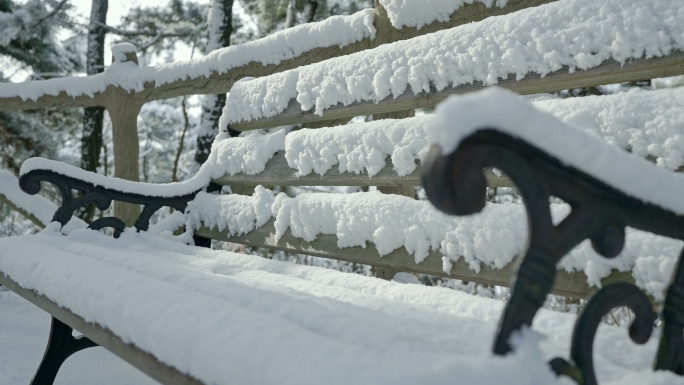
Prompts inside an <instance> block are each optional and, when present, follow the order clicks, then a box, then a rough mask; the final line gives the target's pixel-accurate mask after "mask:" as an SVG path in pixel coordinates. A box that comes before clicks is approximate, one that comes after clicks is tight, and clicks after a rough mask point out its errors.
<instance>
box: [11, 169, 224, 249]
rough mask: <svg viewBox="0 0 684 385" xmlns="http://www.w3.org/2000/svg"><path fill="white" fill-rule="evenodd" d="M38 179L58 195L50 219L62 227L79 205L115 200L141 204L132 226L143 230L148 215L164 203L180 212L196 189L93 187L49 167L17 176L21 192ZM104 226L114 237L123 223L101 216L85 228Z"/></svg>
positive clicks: (101, 205)
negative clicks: (158, 192)
mask: <svg viewBox="0 0 684 385" xmlns="http://www.w3.org/2000/svg"><path fill="white" fill-rule="evenodd" d="M41 182H48V183H51V184H53V185H54V186H55V187H57V189H58V190H59V191H60V193H61V195H62V204H61V205H60V207H59V208H58V209H57V211H56V212H55V214H54V216H53V218H52V222H59V223H60V224H61V225H62V226H64V225H66V224H67V223H68V222H69V220H70V219H71V217H72V216H73V213H74V212H75V211H76V210H78V209H79V208H81V207H83V206H85V205H88V204H91V203H92V204H95V207H97V208H98V209H100V210H106V209H107V208H109V206H110V205H111V204H112V201H114V200H116V201H120V202H126V203H133V204H138V205H142V206H143V209H142V211H141V212H140V215H139V216H138V218H137V219H136V221H135V223H134V225H133V226H134V227H135V228H136V229H137V230H138V231H147V229H148V228H149V225H150V218H151V217H152V215H153V214H154V213H155V212H156V211H157V210H159V209H160V208H162V207H164V206H166V207H172V208H174V209H176V210H179V211H181V212H182V211H184V210H185V207H186V206H187V205H188V202H190V201H191V200H193V199H194V198H195V195H197V193H198V192H199V190H198V191H194V192H192V193H190V194H185V195H178V196H170V197H166V196H148V195H142V194H134V193H128V192H122V191H117V190H114V189H110V188H105V187H102V186H96V185H94V184H92V183H90V182H86V181H83V180H80V179H77V178H73V177H70V176H66V175H62V174H59V173H57V172H55V171H51V170H32V171H30V172H27V173H26V174H24V175H22V176H21V178H19V187H20V188H21V189H22V190H23V191H24V192H25V193H27V194H30V195H35V194H37V193H38V192H39V191H40V189H41ZM217 187H220V186H217V185H214V184H213V183H212V184H210V185H209V187H208V188H207V190H208V191H213V190H216V189H217ZM74 191H76V192H78V194H77V195H75V194H74ZM105 227H109V228H112V229H114V236H115V237H118V236H119V235H120V234H121V232H123V230H124V229H125V227H126V225H125V224H124V222H123V221H122V220H121V219H119V218H115V217H105V218H100V219H98V220H96V221H94V222H93V223H91V224H90V226H89V228H91V229H94V230H99V229H102V228H105Z"/></svg>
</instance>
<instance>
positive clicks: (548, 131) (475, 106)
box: [428, 87, 684, 215]
mask: <svg viewBox="0 0 684 385" xmlns="http://www.w3.org/2000/svg"><path fill="white" fill-rule="evenodd" d="M437 115H438V117H437V121H436V122H435V123H434V124H432V125H430V127H429V131H428V135H429V140H430V142H431V143H434V144H436V145H439V146H440V147H441V149H442V152H443V153H445V154H447V153H451V152H453V151H454V150H455V149H456V148H457V147H458V144H459V143H460V141H461V140H462V139H464V138H466V137H467V136H469V135H471V134H472V133H474V132H476V131H478V130H479V129H482V128H490V127H496V128H497V129H499V130H502V131H504V132H506V133H508V134H510V135H513V136H515V137H518V138H521V139H524V140H525V141H527V142H529V143H530V144H532V145H534V146H536V147H539V148H540V149H542V150H544V151H546V152H547V153H548V154H551V155H552V156H554V157H556V158H558V159H560V160H561V161H562V162H564V163H566V164H569V165H572V166H573V167H576V168H577V169H579V170H581V171H583V172H585V173H586V174H588V175H591V176H593V177H594V178H596V179H598V180H600V181H603V182H605V183H607V184H608V185H610V186H612V187H614V188H616V189H618V190H621V191H623V192H624V193H626V194H628V195H630V196H632V197H634V198H637V199H639V200H642V201H644V202H647V203H651V204H654V205H656V206H660V207H663V208H665V209H667V210H671V211H673V212H675V213H677V214H680V215H684V202H682V200H681V199H679V197H678V195H677V194H673V192H676V191H684V175H682V174H678V173H672V172H669V171H667V170H664V169H663V168H659V167H654V166H653V164H651V163H650V162H648V161H646V160H644V159H642V158H639V157H637V156H634V155H631V154H628V153H625V152H624V151H622V150H620V149H619V148H617V147H616V146H611V145H609V144H607V143H605V142H603V141H601V140H597V139H596V138H595V137H593V136H592V135H590V134H587V133H585V132H582V131H580V130H576V129H574V128H572V127H569V126H568V125H566V124H564V123H563V122H561V121H559V120H558V119H556V118H555V117H553V116H552V115H550V114H548V113H546V112H542V111H539V110H537V109H536V108H534V107H533V106H531V105H530V104H528V103H526V102H525V101H523V100H522V99H521V98H520V97H518V95H516V94H514V93H512V92H510V91H506V90H503V89H500V88H496V87H492V88H489V89H486V90H483V91H480V92H476V93H472V94H468V95H463V96H452V97H450V98H449V99H447V100H446V101H445V102H444V103H442V104H440V105H439V106H438V107H437ZM454 122H458V124H457V125H455V124H454Z"/></svg>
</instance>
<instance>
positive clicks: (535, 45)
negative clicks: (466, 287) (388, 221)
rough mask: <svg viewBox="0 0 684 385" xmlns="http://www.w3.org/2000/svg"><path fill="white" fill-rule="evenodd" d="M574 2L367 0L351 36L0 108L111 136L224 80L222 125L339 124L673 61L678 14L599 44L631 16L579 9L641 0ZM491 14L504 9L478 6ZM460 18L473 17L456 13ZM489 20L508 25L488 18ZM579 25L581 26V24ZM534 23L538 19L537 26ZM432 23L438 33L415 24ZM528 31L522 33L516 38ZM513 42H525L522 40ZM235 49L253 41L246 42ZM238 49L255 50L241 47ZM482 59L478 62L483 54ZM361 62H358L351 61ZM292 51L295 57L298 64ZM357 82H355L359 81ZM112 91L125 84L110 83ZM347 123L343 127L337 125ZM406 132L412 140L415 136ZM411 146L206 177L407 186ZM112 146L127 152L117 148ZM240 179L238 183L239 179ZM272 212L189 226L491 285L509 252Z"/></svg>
mask: <svg viewBox="0 0 684 385" xmlns="http://www.w3.org/2000/svg"><path fill="white" fill-rule="evenodd" d="M577 2H578V3H582V4H579V5H580V7H579V8H581V9H582V12H580V13H577V14H573V13H571V12H559V9H560V8H563V7H567V6H568V5H567V4H568V2H559V3H552V4H547V3H550V2H549V1H523V0H519V1H513V0H512V1H509V2H508V3H507V5H506V6H505V7H498V6H493V7H491V8H487V7H486V6H485V5H484V4H483V3H480V2H475V3H473V4H468V5H463V6H462V7H461V8H458V9H453V10H450V11H449V12H450V14H451V16H450V18H449V20H448V21H439V20H444V19H443V16H435V17H434V19H433V20H432V22H427V21H416V20H414V19H411V18H410V17H408V18H407V15H406V14H405V13H404V14H402V12H401V10H392V9H388V10H386V9H384V8H383V6H382V4H383V2H382V1H380V2H379V3H378V4H376V10H375V16H374V18H371V19H372V22H373V23H374V24H373V25H374V28H369V26H368V23H367V21H368V16H370V13H368V12H366V13H368V14H367V15H355V16H353V17H350V18H349V19H345V20H347V21H349V23H347V24H346V27H345V28H349V29H350V30H358V32H359V33H358V39H351V40H353V41H351V40H350V41H347V42H339V41H335V42H333V43H328V45H327V46H326V43H320V44H318V46H316V47H314V48H311V49H308V50H304V52H298V54H299V55H296V56H294V57H292V56H287V55H286V54H283V55H285V56H287V57H286V58H285V59H284V60H282V59H280V58H277V59H270V60H275V61H273V62H269V61H266V62H262V63H255V62H247V63H242V62H240V63H232V64H231V65H226V66H223V67H222V65H221V64H220V63H221V62H220V59H219V58H220V55H219V54H217V55H215V56H213V57H211V58H210V59H207V62H211V60H215V61H216V63H218V64H216V63H213V62H211V63H213V64H209V65H207V69H209V72H210V73H211V75H209V76H206V75H198V74H185V75H184V74H180V75H178V74H177V75H178V76H176V78H181V79H180V80H169V79H171V78H173V76H171V75H172V74H171V73H170V72H169V71H167V70H168V68H161V67H160V68H157V69H154V71H145V72H144V73H143V72H140V73H139V74H138V73H137V72H135V74H137V75H139V76H140V78H139V79H138V78H136V81H137V83H136V82H129V83H130V84H129V83H124V82H119V83H116V84H113V85H110V87H108V88H107V89H106V90H105V91H99V92H94V96H86V95H74V94H70V92H71V91H69V90H64V91H62V92H57V93H56V94H52V95H51V94H41V95H34V96H29V97H33V100H26V101H24V100H20V99H21V97H20V96H11V92H9V93H7V92H5V93H2V92H0V101H1V102H2V103H0V110H9V109H28V108H37V107H47V106H62V107H76V106H84V105H103V106H105V107H107V108H108V109H109V112H110V115H112V120H113V124H114V126H115V127H114V129H115V130H120V131H121V133H122V135H125V133H124V132H125V131H126V130H128V132H129V135H131V134H130V132H134V130H135V119H134V118H135V117H134V116H133V119H131V116H132V112H133V113H135V112H136V111H137V110H139V108H140V106H141V105H142V104H143V103H145V102H148V101H151V100H157V99H161V98H168V97H173V96H179V95H186V94H192V93H196V92H203V93H218V92H227V91H229V90H230V91H231V93H230V96H229V99H228V103H227V106H226V114H225V116H224V119H223V123H222V124H223V126H224V127H223V128H224V129H226V128H227V127H228V126H229V127H230V128H231V129H233V130H238V131H246V130H254V129H261V128H270V127H277V126H283V125H293V124H298V125H299V124H302V125H304V126H305V127H306V126H309V127H324V126H335V125H339V124H344V123H346V122H347V121H348V120H349V119H351V118H353V117H355V116H361V115H373V117H374V119H375V120H379V119H382V118H385V119H386V118H392V117H395V118H402V117H406V116H410V115H412V111H414V110H415V109H418V108H434V107H435V106H436V105H437V103H439V102H440V101H442V100H444V99H445V98H446V97H448V96H449V95H451V94H456V93H463V92H469V91H473V90H477V89H480V88H482V87H485V86H488V85H491V84H494V83H497V84H499V85H500V86H503V87H506V88H509V89H512V90H514V91H516V92H518V93H521V94H533V93H539V92H552V91H559V90H563V89H567V88H574V87H591V86H597V85H602V84H607V83H614V82H626V81H636V80H642V79H650V78H654V77H659V76H671V75H678V74H683V73H684V61H683V60H682V58H684V53H682V47H681V44H682V42H681V41H678V40H677V39H676V38H677V36H678V35H677V34H678V31H679V30H678V29H677V28H679V27H677V26H676V25H673V26H670V25H669V24H667V23H668V22H671V20H670V19H668V18H659V16H658V14H657V13H655V14H654V15H655V16H653V15H651V16H652V17H651V19H652V20H651V19H649V20H646V22H645V23H646V24H653V25H654V28H661V27H662V28H666V27H667V28H669V31H670V33H671V34H672V39H673V41H672V42H670V41H667V42H663V46H662V47H660V46H659V47H655V48H654V47H651V46H644V44H645V43H644V41H641V40H639V39H638V38H637V37H638V35H639V33H641V32H638V33H636V32H635V33H634V36H636V37H635V39H631V40H632V41H633V43H634V44H635V46H634V47H631V48H629V49H627V50H625V49H621V48H620V47H617V48H616V47H613V46H610V45H608V43H610V42H611V41H613V40H614V39H615V37H616V36H622V34H627V35H625V36H622V37H624V38H626V39H627V40H630V38H631V37H633V36H632V35H631V34H630V33H631V32H630V31H632V30H633V29H634V28H633V27H634V26H622V25H619V24H615V25H604V27H605V28H604V30H603V31H604V32H603V33H604V34H605V36H597V35H596V31H595V30H594V29H593V28H591V25H593V24H596V23H598V22H601V20H597V19H595V18H593V17H594V16H595V15H596V14H597V12H596V11H597V9H598V8H601V7H608V8H610V9H609V10H612V11H614V13H620V12H622V13H626V14H638V12H636V11H638V8H639V7H640V6H642V5H639V4H637V3H636V2H632V3H630V4H624V3H621V2H619V1H608V2H605V4H604V3H601V4H594V2H592V1H588V0H577ZM655 3H657V4H656V5H657V7H656V8H658V9H659V10H660V11H662V9H661V8H663V7H664V5H663V4H666V2H655ZM661 3H662V4H661ZM388 4H389V3H388ZM575 5H577V4H575ZM581 5H585V6H581ZM645 6H646V7H648V6H649V5H648V4H647V5H645ZM592 7H593V8H592ZM594 8H597V9H594ZM517 11H519V12H517ZM513 12H517V13H513ZM557 14H563V15H565V16H563V17H565V19H562V20H556V19H554V20H555V22H554V25H551V26H544V27H542V28H541V34H540V35H535V34H533V33H531V32H530V31H531V30H530V29H526V28H525V26H526V25H527V24H526V23H527V22H528V21H529V23H530V24H529V25H532V24H536V25H545V24H544V23H540V20H544V18H545V17H549V15H557ZM643 14H644V15H646V16H644V17H648V13H643ZM495 15H504V16H500V17H498V18H495V17H492V16H495ZM661 16H662V15H661ZM614 19H620V18H619V17H616V18H614ZM470 21H478V22H477V23H473V24H469V25H463V24H465V23H467V22H470ZM331 23H332V22H331ZM412 23H413V24H412ZM421 23H422V24H421ZM582 23H584V24H582ZM501 25H506V26H509V27H510V26H517V27H518V28H517V29H516V28H513V29H510V28H509V30H501V28H499V27H500V26H501ZM577 25H579V26H580V27H577ZM459 26H460V27H459ZM573 26H575V27H573ZM582 26H584V27H585V29H584V30H583V29H582ZM396 27H402V28H401V29H397V28H396ZM543 28H547V34H546V35H545V34H544V31H543ZM573 28H574V29H573ZM434 31H440V32H438V33H435V34H429V35H428V34H426V33H428V32H434ZM308 32H311V31H308ZM421 35H422V36H421ZM533 35H534V36H536V37H534V36H533ZM642 35H643V34H642ZM279 36H280V35H279ZM282 36H285V35H282ZM530 36H532V38H529V39H528V37H530ZM539 36H541V37H539ZM552 36H556V37H557V38H558V39H560V41H556V42H553V41H550V40H549V39H551V37H552ZM573 37H574V39H575V41H580V42H581V41H591V42H592V43H594V45H595V46H592V47H590V49H589V51H590V52H584V51H582V49H584V48H583V47H582V45H581V44H579V45H577V46H576V47H575V46H572V44H571V43H572V41H573V40H572V38H573ZM669 37H670V36H668V38H669ZM268 39H269V38H266V39H264V40H263V41H262V42H261V43H262V44H266V45H268V44H272V45H274V46H275V45H278V44H279V41H278V40H277V39H273V38H271V40H272V41H271V40H268ZM516 39H518V40H516ZM526 39H527V40H526ZM563 39H567V41H563ZM592 39H593V40H592ZM526 42H527V43H529V44H524V43H526ZM542 43H548V44H552V46H553V47H551V48H550V49H549V47H544V44H542ZM554 44H555V45H554ZM667 44H669V46H667ZM564 45H571V46H572V47H570V48H568V50H566V51H562V52H561V51H559V50H558V49H556V48H558V47H563V46H564ZM242 48H244V49H245V50H247V49H254V47H252V46H249V43H248V45H246V46H245V47H242ZM242 48H240V47H238V48H234V51H236V52H231V53H234V54H236V53H239V52H241V49H242ZM516 52H517V53H518V54H520V55H523V56H522V57H520V58H518V59H516V58H515V57H512V56H511V55H514V54H516ZM487 55H489V56H487ZM525 55H527V56H525ZM554 55H555V56H554ZM549 58H550V59H549ZM474 59H476V60H474ZM125 60H127V59H121V61H122V62H124V61H125ZM252 60H259V59H258V57H254V58H253V59H252ZM482 60H490V61H489V63H484V62H482ZM128 61H129V62H130V61H132V59H131V60H128ZM364 63H365V65H362V64H364ZM434 63H440V64H442V65H443V67H439V66H435V65H431V64H434ZM521 63H524V65H522V64H521ZM119 64H122V63H119ZM129 64H130V63H129ZM304 64H306V66H304V67H300V66H302V65H304ZM521 65H522V66H521ZM191 67H192V66H190V65H189V66H188V68H191ZM444 68H448V71H447V72H448V73H446V74H445V73H440V71H441V70H444ZM483 68H488V69H491V70H490V71H489V72H487V71H484V70H482V69H483ZM492 68H493V69H492ZM449 71H450V72H449ZM137 75H136V76H137ZM181 75H182V76H181ZM409 75H411V76H409ZM247 76H255V77H257V79H255V80H251V81H245V82H239V83H236V82H237V81H238V80H239V79H241V78H242V77H247ZM141 79H142V80H144V81H142V80H141ZM208 79H209V81H207V80H208ZM354 79H355V80H354ZM96 80H98V81H99V82H101V81H102V79H96ZM347 80H348V81H347ZM352 80H354V81H352ZM88 81H90V80H89V79H86V80H84V82H86V83H87V82H88ZM133 83H135V84H133ZM51 84H52V83H51ZM98 84H99V83H98ZM140 84H142V87H141V88H140ZM335 84H338V85H340V87H339V89H337V91H339V92H335V91H336V89H335V87H334V85H335ZM363 85H365V86H366V88H365V89H364V88H363V87H362V86H363ZM326 87H327V88H326ZM330 87H333V88H330ZM359 87H361V90H360V91H359ZM86 88H87V87H86ZM58 89H59V88H58ZM122 90H123V91H125V92H124V93H122V92H121V91H122ZM10 91H11V90H10ZM116 116H121V117H120V118H116ZM124 116H125V118H124ZM428 119H429V118H422V120H421V118H420V117H418V118H408V119H405V120H403V121H387V122H388V123H387V124H383V123H377V122H373V123H364V124H362V125H359V126H356V128H355V129H356V130H357V131H359V132H360V134H359V135H361V134H363V132H365V131H369V132H374V131H382V130H384V129H387V128H386V127H387V126H388V125H395V126H396V125H402V124H403V125H404V126H406V127H405V129H406V130H408V129H409V128H411V127H415V126H416V125H417V124H418V123H419V122H422V124H424V123H425V120H428ZM383 127H385V128H383ZM352 128H353V127H349V129H350V130H351V129H352ZM395 128H396V127H395ZM395 128H392V129H395ZM131 130H133V131H131ZM319 130H320V132H321V135H323V136H324V135H331V136H329V137H328V138H327V139H326V138H323V139H321V140H336V139H335V136H334V135H333V133H332V129H331V128H320V129H319ZM304 136H305V134H304V133H303V132H302V131H295V132H293V133H291V134H289V135H288V138H286V141H288V140H290V138H292V140H293V141H294V140H295V139H296V138H295V137H300V139H301V138H302V137H304ZM419 136H420V135H418V136H417V137H415V138H414V140H419V139H420V138H419ZM347 137H348V136H347ZM390 142H391V140H390ZM390 144H392V145H394V146H396V145H397V143H390ZM300 145H302V146H303V145H305V144H302V143H300ZM420 150H421V149H420V148H419V149H418V150H416V149H415V148H414V149H410V151H409V150H407V151H409V152H411V151H413V152H412V153H410V154H409V155H406V156H408V157H409V159H408V161H407V159H399V158H397V159H398V163H401V164H402V165H405V164H406V163H407V162H408V163H410V162H411V161H413V162H414V163H415V165H416V167H415V168H414V169H413V170H410V172H404V171H403V170H404V169H403V168H402V167H403V166H398V165H396V164H394V163H397V162H387V165H385V166H384V167H380V169H379V170H375V169H373V168H372V167H368V168H367V169H364V168H363V167H362V168H361V169H359V170H357V171H360V172H359V173H353V172H340V169H339V167H340V166H334V167H332V168H331V169H330V170H328V171H326V172H325V173H324V174H323V175H319V174H316V173H310V174H307V175H303V176H302V175H297V171H296V170H294V169H293V168H292V164H291V163H292V162H295V161H294V160H291V159H288V153H287V152H286V151H280V152H278V153H277V154H275V156H274V157H273V158H272V159H271V160H270V161H268V162H267V163H266V165H265V169H264V171H262V172H260V173H257V174H254V175H248V174H246V173H237V174H235V175H225V176H219V177H215V178H214V179H213V182H214V183H216V184H219V185H228V186H232V187H233V189H234V190H238V187H239V186H255V185H263V186H378V189H379V190H380V191H384V192H389V193H395V194H401V195H408V196H412V195H413V192H414V190H413V187H415V186H419V185H420V184H421V182H420V174H421V166H420V155H419V154H418V152H420ZM390 151H391V150H390ZM366 155H367V154H366ZM121 156H122V155H120V157H121ZM293 156H294V155H293ZM378 156H379V155H378ZM387 156H391V154H390V153H387V154H382V157H383V158H384V157H387ZM126 157H128V158H130V157H131V156H130V154H126ZM133 160H134V161H136V162H137V157H133ZM397 167H399V168H397ZM118 169H119V167H117V170H118ZM371 169H372V170H373V171H372V173H373V174H374V175H373V176H372V177H369V174H368V170H371ZM487 175H488V184H489V186H490V187H512V186H513V185H512V183H511V182H510V180H508V179H507V178H506V177H505V176H502V175H500V174H498V173H496V172H495V171H488V172H487ZM119 176H121V177H126V176H125V175H119ZM249 190H250V189H249V188H248V189H247V191H249ZM122 212H123V211H122ZM134 214H135V213H134ZM122 215H123V216H126V215H129V214H125V213H124V214H122ZM124 221H125V222H127V223H128V224H129V225H130V224H132V222H131V220H130V218H128V219H127V218H124ZM276 221H277V219H271V220H270V221H267V222H266V223H265V224H264V225H263V226H261V227H259V228H258V229H255V230H254V231H251V232H249V233H246V234H239V235H231V234H229V233H228V232H227V231H219V230H218V229H211V228H209V227H208V226H205V227H200V228H198V229H197V231H196V235H198V236H201V237H206V238H211V239H221V240H229V241H230V242H235V243H243V244H246V245H251V246H257V247H268V248H273V249H278V250H285V251H288V252H295V253H304V254H310V255H317V256H323V257H328V258H333V259H339V260H346V261H351V262H356V263H365V264H371V265H376V266H379V267H381V268H382V269H381V270H383V271H385V273H384V276H385V277H391V276H392V273H393V272H394V271H409V272H418V273H426V274H433V275H441V276H449V277H453V278H461V279H465V280H468V281H477V282H483V283H489V284H498V285H507V283H508V281H509V279H510V270H511V269H512V267H511V266H512V264H510V263H509V264H508V265H506V266H505V267H503V268H498V269H497V268H491V267H488V266H483V267H482V268H481V270H480V271H479V272H478V273H475V272H474V271H473V270H471V268H472V267H473V265H472V264H471V263H470V262H467V261H466V260H464V259H460V260H459V261H458V262H456V263H454V264H452V265H451V266H445V263H446V262H445V261H444V260H443V258H442V255H440V254H439V253H437V252H434V251H430V252H428V253H427V255H423V256H422V258H423V260H422V261H421V263H419V264H416V263H415V261H416V256H415V253H414V252H409V251H408V250H407V249H406V248H405V247H403V248H402V247H400V248H399V249H397V250H395V251H393V252H391V253H389V254H387V255H384V256H383V257H382V258H380V253H379V252H378V250H377V247H374V246H373V245H370V246H369V247H360V246H356V247H341V246H343V245H341V244H340V240H339V238H338V237H336V236H333V235H325V234H322V235H319V236H318V238H317V239H316V240H313V241H311V242H306V241H302V240H301V239H300V237H297V236H294V235H292V232H291V231H289V232H288V231H286V232H284V233H283V234H278V237H277V238H278V239H276V236H275V234H276V233H278V230H277V228H276V227H277V223H276ZM447 262H448V261H447ZM447 267H448V268H447ZM499 267H501V266H499ZM628 276H629V274H616V275H615V276H614V277H617V278H616V279H618V278H619V279H623V278H624V279H629V278H628ZM611 277H613V276H611ZM611 279H612V278H611ZM586 280H587V279H586V276H584V275H583V274H565V273H561V274H560V275H559V277H558V278H557V286H556V290H557V292H558V293H561V294H565V295H569V296H576V297H584V296H586V295H587V293H589V292H590V291H591V289H590V288H589V287H588V285H587V284H586Z"/></svg>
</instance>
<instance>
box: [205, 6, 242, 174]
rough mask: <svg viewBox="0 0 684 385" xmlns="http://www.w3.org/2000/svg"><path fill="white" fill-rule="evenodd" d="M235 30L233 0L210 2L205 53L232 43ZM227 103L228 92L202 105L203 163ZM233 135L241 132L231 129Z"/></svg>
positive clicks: (211, 96)
mask: <svg viewBox="0 0 684 385" xmlns="http://www.w3.org/2000/svg"><path fill="white" fill-rule="evenodd" d="M232 32H233V0H212V1H211V3H210V4H209V15H208V16H207V35H208V39H207V40H208V42H207V48H206V51H205V53H206V54H209V53H210V52H211V51H213V50H215V49H219V48H223V47H228V46H229V45H230V34H231V33H232ZM225 104H226V94H219V95H207V96H206V98H205V100H204V104H203V106H202V122H201V124H200V127H199V130H198V132H197V152H195V161H196V162H197V163H198V164H203V163H204V162H206V161H207V158H208V157H209V152H210V150H211V143H212V142H213V141H214V137H215V136H216V134H217V133H218V121H219V117H220V116H221V111H222V110H223V106H224V105H225ZM230 133H231V136H237V134H239V133H238V132H235V131H232V130H231V131H230Z"/></svg>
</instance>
